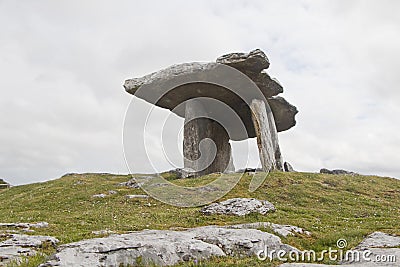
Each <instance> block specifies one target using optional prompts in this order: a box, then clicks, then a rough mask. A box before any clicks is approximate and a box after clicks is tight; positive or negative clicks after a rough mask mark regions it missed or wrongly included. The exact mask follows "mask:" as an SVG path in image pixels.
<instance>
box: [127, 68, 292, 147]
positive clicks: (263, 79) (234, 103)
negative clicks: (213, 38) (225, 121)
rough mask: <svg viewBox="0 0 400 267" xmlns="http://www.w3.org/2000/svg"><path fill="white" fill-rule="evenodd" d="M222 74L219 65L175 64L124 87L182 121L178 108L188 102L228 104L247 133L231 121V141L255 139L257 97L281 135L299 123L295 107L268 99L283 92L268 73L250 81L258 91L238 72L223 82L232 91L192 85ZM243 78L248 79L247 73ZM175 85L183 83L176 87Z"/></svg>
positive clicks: (213, 110)
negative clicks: (253, 103)
mask: <svg viewBox="0 0 400 267" xmlns="http://www.w3.org/2000/svg"><path fill="white" fill-rule="evenodd" d="M232 72H234V71H232ZM219 75H220V74H219V73H218V64H217V63H184V64H179V65H173V66H171V67H169V68H166V69H163V70H160V71H158V72H155V73H152V74H149V75H146V76H144V77H142V78H135V79H128V80H126V81H125V84H124V87H125V90H126V91H127V92H129V93H131V94H134V95H135V96H137V97H139V98H142V99H144V100H146V101H147V102H149V103H151V104H155V105H157V106H159V107H162V108H167V109H169V110H171V111H173V112H174V113H176V114H177V115H178V116H180V117H183V118H184V117H185V109H184V107H182V108H176V107H177V106H178V105H179V104H181V103H183V102H185V101H187V100H189V99H193V98H198V97H209V98H212V99H216V100H219V101H221V102H223V103H226V104H227V105H228V106H230V107H231V108H232V109H233V110H234V111H235V112H236V114H237V115H238V116H239V117H240V118H241V119H242V122H243V123H244V125H245V126H246V130H247V133H246V134H243V132H235V127H237V125H236V124H235V123H233V122H232V125H226V126H227V127H228V128H229V129H230V131H231V132H232V135H231V139H232V140H244V139H247V138H249V137H250V138H252V137H255V132H254V129H253V124H252V119H251V112H250V109H249V105H250V102H251V100H252V99H254V98H255V99H263V98H267V100H268V103H269V104H270V106H271V110H272V112H273V114H274V118H275V123H276V128H277V131H278V132H281V131H285V130H288V129H289V128H291V127H293V126H294V125H295V124H296V121H295V118H294V116H295V115H296V114H297V112H298V111H297V109H296V107H294V106H293V105H291V104H289V103H288V102H287V101H286V100H285V99H283V98H282V97H276V98H269V96H271V95H275V94H276V92H278V91H280V90H281V89H279V88H280V87H281V86H280V85H279V84H278V83H277V82H276V81H274V80H273V79H271V78H269V76H268V75H267V74H262V73H261V74H257V75H256V76H254V75H253V76H252V75H251V78H252V79H254V80H255V82H256V84H257V83H258V85H259V88H258V89H255V90H253V88H255V86H252V85H251V84H250V83H251V81H250V79H249V80H248V81H247V80H246V79H245V78H244V79H243V78H240V77H239V78H238V76H240V75H238V74H237V73H227V75H231V76H232V75H233V76H235V77H234V78H233V79H232V81H231V80H230V79H229V78H230V77H227V78H226V79H224V81H225V82H226V84H224V86H225V87H226V88H230V90H228V89H226V88H224V87H222V86H218V85H214V84H209V83H208V84H206V83H201V82H193V81H196V80H202V79H204V78H203V77H207V76H216V77H217V78H215V79H217V80H218V79H221V78H219V77H218V76H219ZM242 75H243V76H246V75H245V74H242ZM249 75H250V74H249ZM176 80H179V82H176ZM175 83H184V84H183V85H181V86H178V87H173V86H174V85H175ZM140 87H142V89H141V91H140V92H139V91H138V89H139V88H140ZM170 87H173V90H170V89H171V88H170ZM235 88H236V89H235ZM237 88H240V89H237ZM169 90H170V91H169ZM238 95H240V96H246V97H247V98H246V99H242V98H241V97H239V96H238ZM161 96H162V97H161ZM160 97H161V98H160ZM246 101H247V103H246ZM208 108H209V111H210V113H213V114H217V116H218V114H220V115H223V114H221V113H220V110H219V109H218V107H208ZM227 130H228V129H227Z"/></svg>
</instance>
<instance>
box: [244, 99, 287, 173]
mask: <svg viewBox="0 0 400 267" xmlns="http://www.w3.org/2000/svg"><path fill="white" fill-rule="evenodd" d="M250 109H251V112H252V117H253V124H254V129H255V132H256V135H257V146H258V151H259V154H260V161H261V166H262V168H263V171H265V172H269V171H271V170H275V169H278V170H283V166H282V165H283V164H282V156H281V152H280V148H279V141H278V134H277V131H276V128H275V122H274V117H273V115H272V112H271V109H270V108H269V106H268V103H265V102H264V101H262V100H258V99H254V100H253V101H252V102H251V106H250Z"/></svg>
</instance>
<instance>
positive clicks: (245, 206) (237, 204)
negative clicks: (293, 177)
mask: <svg viewBox="0 0 400 267" xmlns="http://www.w3.org/2000/svg"><path fill="white" fill-rule="evenodd" d="M273 211H275V207H274V205H273V204H272V203H270V202H268V201H266V200H258V199H255V198H232V199H228V200H225V201H222V202H219V203H212V204H210V205H208V206H206V207H204V208H203V209H202V210H201V212H202V213H203V214H206V215H211V214H227V215H236V216H244V215H247V214H250V213H252V212H256V213H260V214H262V215H265V214H267V213H268V212H273Z"/></svg>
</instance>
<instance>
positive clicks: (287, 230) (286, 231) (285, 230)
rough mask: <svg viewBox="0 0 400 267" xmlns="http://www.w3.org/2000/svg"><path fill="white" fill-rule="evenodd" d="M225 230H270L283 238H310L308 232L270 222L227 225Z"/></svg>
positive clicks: (296, 227) (292, 226)
mask: <svg viewBox="0 0 400 267" xmlns="http://www.w3.org/2000/svg"><path fill="white" fill-rule="evenodd" d="M227 228H234V229H271V230H272V231H274V232H275V233H276V234H278V235H281V236H283V237H288V236H294V235H295V234H303V235H308V236H310V235H311V233H310V232H309V231H306V230H304V229H303V228H300V227H298V226H294V225H282V224H276V223H270V222H255V223H244V224H236V225H229V226H227Z"/></svg>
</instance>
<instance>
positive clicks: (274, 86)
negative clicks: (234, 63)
mask: <svg viewBox="0 0 400 267" xmlns="http://www.w3.org/2000/svg"><path fill="white" fill-rule="evenodd" d="M243 73H244V74H246V75H247V76H248V77H249V78H250V79H251V80H252V81H253V82H254V83H255V84H256V85H257V86H258V87H259V88H260V90H261V91H262V92H263V95H264V96H265V98H270V97H272V96H276V95H278V94H280V93H283V87H282V85H281V84H280V83H279V82H278V80H277V79H275V78H271V77H270V76H269V74H268V73H266V72H265V71H263V72H250V71H245V72H243Z"/></svg>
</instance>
